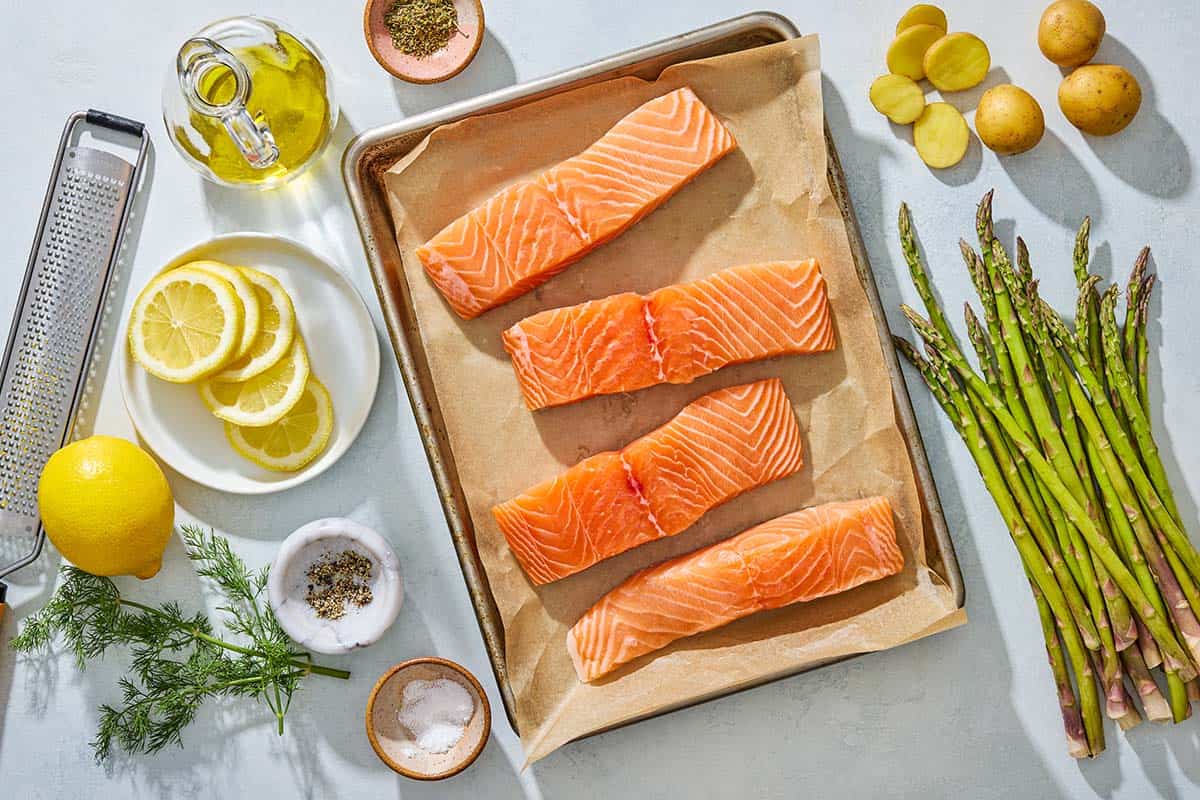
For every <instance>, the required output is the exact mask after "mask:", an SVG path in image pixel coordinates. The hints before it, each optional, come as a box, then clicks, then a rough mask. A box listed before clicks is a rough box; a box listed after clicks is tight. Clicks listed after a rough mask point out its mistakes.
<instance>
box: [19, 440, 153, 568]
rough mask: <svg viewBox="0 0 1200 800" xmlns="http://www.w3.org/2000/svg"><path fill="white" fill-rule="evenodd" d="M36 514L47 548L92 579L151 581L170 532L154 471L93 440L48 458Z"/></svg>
mask: <svg viewBox="0 0 1200 800" xmlns="http://www.w3.org/2000/svg"><path fill="white" fill-rule="evenodd" d="M38 506H39V508H40V511H41V515H42V525H43V526H44V527H45V528H46V535H47V536H49V537H50V541H52V542H54V546H55V547H57V548H58V550H59V552H60V553H62V554H63V557H64V558H66V559H67V560H68V561H70V562H71V563H73V564H74V565H75V566H77V567H79V568H80V569H81V570H83V571H84V572H90V573H92V574H93V575H136V576H137V577H139V578H150V577H153V576H154V575H155V574H156V573H157V572H158V570H159V567H161V566H162V554H163V550H164V549H165V548H166V546H167V540H168V539H170V537H171V531H172V529H173V527H174V525H175V501H174V499H173V498H172V497H171V487H170V486H168V485H167V479H166V477H165V476H164V475H163V473H162V470H161V469H159V468H158V464H156V463H155V462H154V459H152V458H151V457H150V456H149V455H147V454H146V452H145V451H144V450H142V449H141V448H139V447H138V446H137V445H135V444H133V443H132V442H128V441H126V440H125V439H117V438H115V437H112V436H92V437H89V438H87V439H83V440H81V441H78V442H75V443H73V444H69V445H67V446H66V447H64V448H63V449H61V450H59V451H58V452H57V453H55V454H54V455H52V456H50V460H49V461H47V462H46V467H45V469H43V470H42V477H41V480H40V481H39V482H38Z"/></svg>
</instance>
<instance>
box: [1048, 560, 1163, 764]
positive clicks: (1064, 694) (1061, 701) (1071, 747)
mask: <svg viewBox="0 0 1200 800" xmlns="http://www.w3.org/2000/svg"><path fill="white" fill-rule="evenodd" d="M1025 574H1026V575H1027V576H1028V578H1029V588H1030V590H1032V591H1033V599H1034V602H1035V603H1037V609H1038V618H1039V619H1040V620H1041V623H1042V637H1043V639H1044V640H1045V642H1046V658H1047V659H1048V660H1049V661H1050V672H1051V673H1053V675H1054V685H1055V687H1056V688H1057V689H1058V707H1059V709H1060V710H1061V711H1062V719H1063V728H1064V730H1065V731H1066V734H1067V752H1068V753H1070V755H1071V757H1072V758H1087V757H1088V756H1090V755H1091V750H1090V748H1089V747H1088V741H1087V732H1086V731H1085V730H1084V729H1083V718H1082V717H1081V716H1080V714H1079V701H1078V700H1077V699H1076V697H1075V689H1074V688H1073V687H1072V686H1071V676H1070V674H1069V673H1068V672H1067V665H1066V664H1065V663H1064V662H1063V653H1062V645H1061V644H1060V643H1059V641H1058V632H1057V631H1056V630H1055V627H1054V612H1052V611H1051V610H1050V604H1049V603H1047V602H1046V597H1045V595H1043V594H1042V590H1041V589H1039V588H1038V585H1037V581H1036V580H1035V579H1034V577H1033V575H1031V574H1029V570H1028V569H1026V570H1025ZM1150 682H1151V683H1154V681H1153V679H1151V681H1150ZM1155 688H1158V687H1157V686H1156V687H1155ZM1139 691H1140V688H1139ZM1143 705H1145V701H1143ZM1163 705H1164V706H1165V705H1166V702H1165V701H1164V703H1163ZM1170 713H1171V712H1170V709H1169V708H1168V709H1167V715H1168V716H1170ZM1147 715H1149V712H1148V711H1147Z"/></svg>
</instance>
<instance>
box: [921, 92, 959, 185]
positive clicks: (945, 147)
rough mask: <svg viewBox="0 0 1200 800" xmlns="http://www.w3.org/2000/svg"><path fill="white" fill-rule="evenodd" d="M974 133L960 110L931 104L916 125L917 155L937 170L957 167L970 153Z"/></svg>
mask: <svg viewBox="0 0 1200 800" xmlns="http://www.w3.org/2000/svg"><path fill="white" fill-rule="evenodd" d="M970 141H971V130H970V129H969V128H968V127H967V121H966V120H965V119H963V115H962V114H960V113H959V111H958V109H957V108H955V107H954V106H952V105H950V104H949V103H930V104H929V105H927V106H925V111H924V112H922V114H921V116H920V118H918V119H917V122H916V124H915V125H913V144H915V145H916V146H917V155H919V156H920V157H921V160H922V161H924V162H925V163H926V164H928V165H929V166H931V167H933V168H934V169H945V168H946V167H953V166H954V165H955V164H957V163H958V162H959V161H962V159H963V156H965V155H966V154H967V145H968V144H970Z"/></svg>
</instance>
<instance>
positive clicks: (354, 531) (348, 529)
mask: <svg viewBox="0 0 1200 800" xmlns="http://www.w3.org/2000/svg"><path fill="white" fill-rule="evenodd" d="M343 550H354V551H356V552H358V553H361V554H362V555H364V556H366V557H368V558H370V559H371V562H372V563H373V565H374V566H373V567H372V570H371V576H370V579H369V583H370V586H371V593H372V595H373V598H372V600H371V602H370V603H369V604H367V605H365V606H362V607H361V608H360V607H354V606H350V607H348V608H347V609H346V613H345V615H344V616H342V617H340V618H339V619H336V620H331V619H323V618H321V617H318V616H317V613H316V612H315V611H314V610H313V609H312V608H311V607H310V606H309V605H308V603H306V602H305V600H304V596H305V594H307V591H308V578H307V576H306V574H305V573H307V572H308V568H309V566H311V565H312V563H313V562H314V561H316V560H317V559H319V558H321V557H322V556H323V555H325V554H326V553H340V552H341V551H343ZM267 597H268V599H269V600H270V603H271V609H272V611H274V612H275V618H276V619H278V620H279V625H280V627H282V628H283V630H284V631H285V632H286V633H287V635H288V636H290V637H292V639H294V640H295V641H296V642H297V643H298V644H300V645H301V646H303V647H305V648H307V649H309V650H312V651H314V652H317V653H326V654H329V655H337V654H340V653H348V652H350V651H351V650H357V649H358V648H360V647H366V646H367V645H370V644H374V643H375V642H376V641H378V640H379V637H381V636H383V634H384V632H385V631H386V630H387V629H388V628H389V627H391V625H392V623H393V622H395V621H396V615H398V614H399V613H400V606H401V604H402V603H403V601H404V583H403V580H402V579H401V576H400V561H399V560H398V559H397V558H396V553H395V552H394V551H393V550H392V548H391V546H390V545H389V544H388V543H387V541H386V540H385V539H384V538H383V537H382V536H380V535H379V534H378V533H376V532H375V531H373V530H371V529H370V528H368V527H366V526H364V525H359V524H358V523H357V522H354V521H353V520H348V519H341V518H336V517H331V518H328V519H318V520H314V521H313V522H310V523H308V524H307V525H303V526H301V527H300V528H298V529H296V531H295V532H293V533H292V534H291V535H290V536H288V537H287V538H286V539H284V540H283V544H282V545H280V546H279V553H278V554H277V555H276V556H275V563H274V564H272V565H271V573H270V577H269V578H268V581H267Z"/></svg>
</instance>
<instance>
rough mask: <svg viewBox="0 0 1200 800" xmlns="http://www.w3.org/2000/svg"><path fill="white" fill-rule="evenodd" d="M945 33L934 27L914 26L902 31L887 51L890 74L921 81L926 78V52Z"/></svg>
mask: <svg viewBox="0 0 1200 800" xmlns="http://www.w3.org/2000/svg"><path fill="white" fill-rule="evenodd" d="M944 33H945V32H944V31H943V30H942V29H941V28H937V27H934V26H933V25H925V24H920V25H913V26H912V27H911V28H905V29H904V30H902V31H900V33H899V34H898V35H897V36H896V38H895V39H893V40H892V44H891V45H890V46H889V47H888V51H887V68H888V72H893V73H895V74H897V75H903V76H904V77H906V78H912V79H913V80H914V81H919V80H921V78H924V77H925V67H924V63H925V51H926V50H928V49H929V46H930V45H931V44H933V43H934V42H936V41H937V40H938V39H941V38H942V36H943V34H944Z"/></svg>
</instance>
